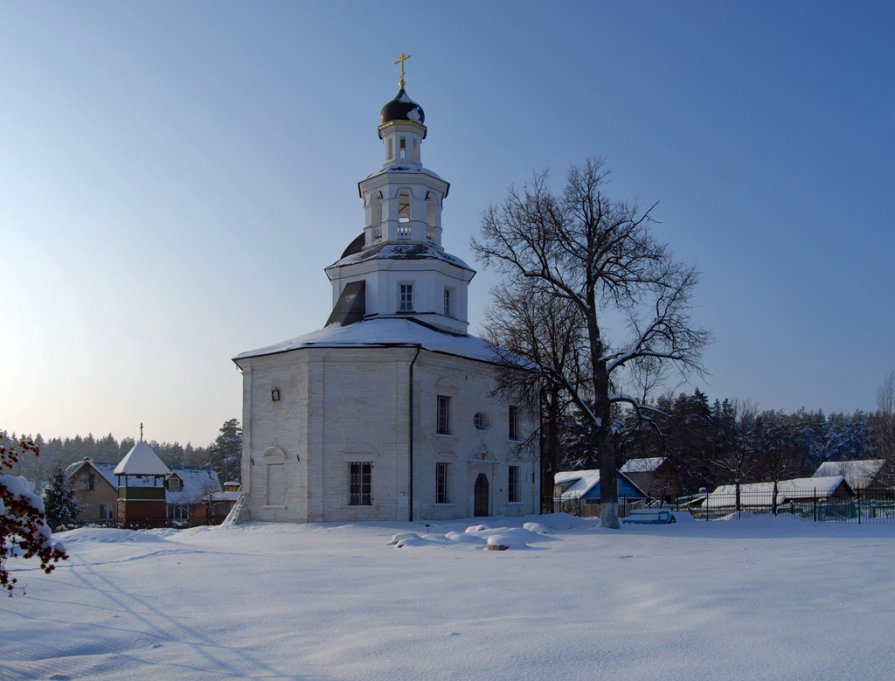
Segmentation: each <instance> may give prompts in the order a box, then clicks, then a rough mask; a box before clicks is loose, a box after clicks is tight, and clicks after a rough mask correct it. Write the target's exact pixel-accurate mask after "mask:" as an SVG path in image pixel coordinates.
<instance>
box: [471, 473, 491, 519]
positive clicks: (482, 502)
mask: <svg viewBox="0 0 895 681" xmlns="http://www.w3.org/2000/svg"><path fill="white" fill-rule="evenodd" d="M488 487H489V485H488V476H487V475H485V474H484V473H479V476H478V477H477V478H476V479H475V490H474V493H473V499H474V502H473V504H474V508H473V515H476V516H481V515H490V514H489V513H488V498H489V496H490V494H489V492H488Z"/></svg>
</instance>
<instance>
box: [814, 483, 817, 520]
mask: <svg viewBox="0 0 895 681" xmlns="http://www.w3.org/2000/svg"><path fill="white" fill-rule="evenodd" d="M814 522H817V487H815V488H814Z"/></svg>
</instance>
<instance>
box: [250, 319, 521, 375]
mask: <svg viewBox="0 0 895 681" xmlns="http://www.w3.org/2000/svg"><path fill="white" fill-rule="evenodd" d="M417 346H419V347H422V348H423V349H425V350H429V351H431V352H440V353H444V354H446V355H455V356H457V357H465V358H467V359H474V360H478V361H480V362H489V363H491V364H502V363H505V362H507V361H508V359H509V357H510V356H509V354H508V353H507V351H506V350H501V349H500V348H498V347H496V346H495V345H492V344H491V343H489V342H488V341H486V340H484V339H482V338H478V337H477V336H468V335H467V336H461V335H455V334H451V333H445V332H443V331H438V330H436V329H434V328H432V327H430V326H428V325H426V324H423V323H421V322H418V321H416V320H413V319H394V318H391V319H367V320H365V321H362V322H357V323H355V324H349V325H348V326H341V325H339V324H331V325H329V326H327V327H325V328H323V329H320V330H318V331H312V332H311V333H307V334H305V335H303V336H298V337H297V338H292V339H291V340H287V341H283V342H282V343H276V344H275V345H268V346H267V347H263V348H259V349H257V350H249V351H248V352H243V353H241V354H239V355H237V356H236V357H234V358H233V361H235V362H237V363H239V360H241V359H248V358H250V357H261V356H264V355H276V354H279V353H283V352H291V351H292V350H303V349H307V348H386V347H417Z"/></svg>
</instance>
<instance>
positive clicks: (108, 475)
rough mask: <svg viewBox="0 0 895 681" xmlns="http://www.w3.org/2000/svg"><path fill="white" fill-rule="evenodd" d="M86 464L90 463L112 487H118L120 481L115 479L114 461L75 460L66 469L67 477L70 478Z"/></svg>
mask: <svg viewBox="0 0 895 681" xmlns="http://www.w3.org/2000/svg"><path fill="white" fill-rule="evenodd" d="M84 464H87V465H89V466H90V467H92V468H93V469H94V470H96V472H97V473H99V474H100V475H102V476H103V478H105V480H106V482H108V483H109V484H110V485H112V487H118V481H117V480H116V479H115V464H114V463H106V462H103V461H94V460H93V459H89V458H87V459H81V460H80V461H75V462H74V463H73V464H69V465H68V467H66V469H65V477H66V478H68V477H69V476H71V474H72V473H74V472H75V471H76V470H78V469H79V468H80V467H81V466H83V465H84Z"/></svg>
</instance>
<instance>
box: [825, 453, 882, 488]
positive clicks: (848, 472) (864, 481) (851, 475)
mask: <svg viewBox="0 0 895 681" xmlns="http://www.w3.org/2000/svg"><path fill="white" fill-rule="evenodd" d="M831 475H841V476H842V477H844V478H845V480H846V482H848V484H849V487H851V488H852V489H853V490H867V489H874V488H876V489H879V488H885V487H888V486H889V484H890V482H891V480H890V475H889V467H888V466H887V465H886V461H885V459H862V460H858V461H824V462H823V463H822V464H821V465H820V466H818V467H817V470H816V471H815V472H814V477H815V478H823V477H829V476H831Z"/></svg>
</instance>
